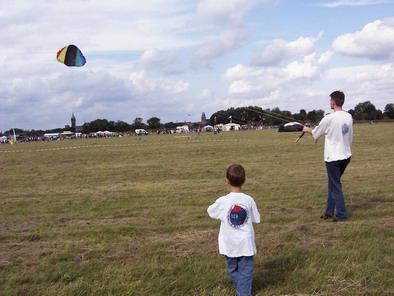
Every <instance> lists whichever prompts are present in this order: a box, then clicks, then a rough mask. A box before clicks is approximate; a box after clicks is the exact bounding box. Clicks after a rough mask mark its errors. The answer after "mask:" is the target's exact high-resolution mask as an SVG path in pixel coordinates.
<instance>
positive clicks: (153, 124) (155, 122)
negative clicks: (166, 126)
mask: <svg viewBox="0 0 394 296" xmlns="http://www.w3.org/2000/svg"><path fill="white" fill-rule="evenodd" d="M146 122H147V123H148V126H149V128H151V129H157V128H159V127H160V126H161V124H160V118H157V117H151V118H149V119H148V120H147V121H146Z"/></svg>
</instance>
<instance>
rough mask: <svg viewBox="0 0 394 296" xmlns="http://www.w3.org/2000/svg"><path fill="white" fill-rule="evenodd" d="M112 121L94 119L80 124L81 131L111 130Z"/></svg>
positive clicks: (112, 127)
mask: <svg viewBox="0 0 394 296" xmlns="http://www.w3.org/2000/svg"><path fill="white" fill-rule="evenodd" d="M113 130H114V122H113V121H108V120H107V119H96V120H93V121H91V122H89V123H84V124H83V126H82V131H83V133H94V132H98V131H113Z"/></svg>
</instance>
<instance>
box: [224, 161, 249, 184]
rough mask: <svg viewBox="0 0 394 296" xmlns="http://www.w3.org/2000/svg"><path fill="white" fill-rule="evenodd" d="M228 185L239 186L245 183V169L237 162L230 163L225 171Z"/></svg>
mask: <svg viewBox="0 0 394 296" xmlns="http://www.w3.org/2000/svg"><path fill="white" fill-rule="evenodd" d="M226 178H227V179H228V180H229V182H230V185H231V186H234V187H241V186H242V185H243V184H244V183H245V169H244V168H243V167H242V166H241V165H239V164H233V165H230V166H229V167H228V169H227V172H226Z"/></svg>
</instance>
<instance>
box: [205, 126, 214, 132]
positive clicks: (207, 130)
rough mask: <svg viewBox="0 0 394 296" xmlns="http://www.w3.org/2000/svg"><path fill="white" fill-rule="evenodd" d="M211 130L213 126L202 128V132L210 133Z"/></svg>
mask: <svg viewBox="0 0 394 296" xmlns="http://www.w3.org/2000/svg"><path fill="white" fill-rule="evenodd" d="M212 130H213V126H212V125H206V126H204V127H203V128H202V131H203V132H211V131H212Z"/></svg>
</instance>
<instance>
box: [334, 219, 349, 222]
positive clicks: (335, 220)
mask: <svg viewBox="0 0 394 296" xmlns="http://www.w3.org/2000/svg"><path fill="white" fill-rule="evenodd" d="M345 221H346V219H343V220H338V219H337V218H335V219H333V220H332V221H331V222H345Z"/></svg>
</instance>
